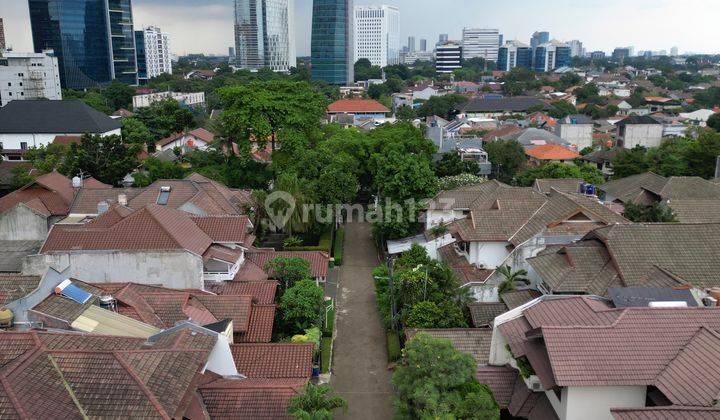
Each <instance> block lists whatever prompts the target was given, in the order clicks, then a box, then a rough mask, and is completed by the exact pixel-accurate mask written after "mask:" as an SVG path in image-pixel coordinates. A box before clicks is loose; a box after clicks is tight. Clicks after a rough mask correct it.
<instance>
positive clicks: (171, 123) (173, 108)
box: [133, 98, 193, 140]
mask: <svg viewBox="0 0 720 420" xmlns="http://www.w3.org/2000/svg"><path fill="white" fill-rule="evenodd" d="M133 118H136V119H138V120H140V121H141V122H142V123H143V124H145V127H147V128H148V129H149V130H150V132H151V133H152V135H153V139H155V140H159V139H162V138H165V137H168V136H169V135H170V134H172V133H179V132H182V131H184V130H186V129H188V128H192V127H193V114H192V112H190V111H189V110H188V109H186V108H183V107H181V106H180V104H179V103H178V101H176V100H174V99H170V98H168V99H164V100H162V101H158V102H155V103H153V104H152V105H150V106H148V107H143V108H140V109H136V110H135V116H134V117H133Z"/></svg>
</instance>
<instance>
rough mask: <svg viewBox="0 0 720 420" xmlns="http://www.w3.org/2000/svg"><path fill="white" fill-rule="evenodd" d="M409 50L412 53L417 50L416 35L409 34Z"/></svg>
mask: <svg viewBox="0 0 720 420" xmlns="http://www.w3.org/2000/svg"><path fill="white" fill-rule="evenodd" d="M407 50H408V52H411V53H413V52H415V51H416V50H415V37H414V36H409V37H408V45H407Z"/></svg>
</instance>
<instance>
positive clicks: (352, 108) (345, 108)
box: [327, 99, 390, 114]
mask: <svg viewBox="0 0 720 420" xmlns="http://www.w3.org/2000/svg"><path fill="white" fill-rule="evenodd" d="M327 111H328V113H331V114H339V113H348V114H360V113H365V114H386V113H389V112H390V110H389V109H387V108H386V107H385V105H383V104H381V103H380V102H378V101H375V100H372V99H340V100H339V101H335V102H333V103H331V104H330V105H328V109H327Z"/></svg>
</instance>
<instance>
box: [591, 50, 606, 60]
mask: <svg viewBox="0 0 720 420" xmlns="http://www.w3.org/2000/svg"><path fill="white" fill-rule="evenodd" d="M590 59H591V60H604V59H605V51H593V52H591V53H590Z"/></svg>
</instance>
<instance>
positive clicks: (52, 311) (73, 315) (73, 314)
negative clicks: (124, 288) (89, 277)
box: [30, 279, 102, 325]
mask: <svg viewBox="0 0 720 420" xmlns="http://www.w3.org/2000/svg"><path fill="white" fill-rule="evenodd" d="M72 283H73V285H75V286H77V287H78V288H80V289H82V290H84V291H86V292H88V293H90V294H92V297H91V298H90V299H89V300H88V301H87V302H85V303H84V304H80V303H78V302H76V301H74V300H72V299H68V298H66V297H64V296H60V295H56V294H54V293H53V294H51V295H49V296H48V297H46V298H45V299H43V300H42V301H41V302H40V303H38V304H37V305H35V306H34V307H32V309H30V311H32V312H36V313H40V314H44V315H49V316H51V317H53V318H55V319H58V320H61V321H65V322H67V323H68V325H69V324H71V323H72V322H73V321H74V320H75V319H77V317H79V316H80V315H81V314H82V313H83V312H85V310H86V309H87V308H89V307H90V306H92V305H95V304H96V303H98V298H99V296H100V295H101V294H102V289H99V288H97V287H95V286H93V285H91V284H88V283H84V282H82V281H78V280H74V279H73V280H72Z"/></svg>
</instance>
